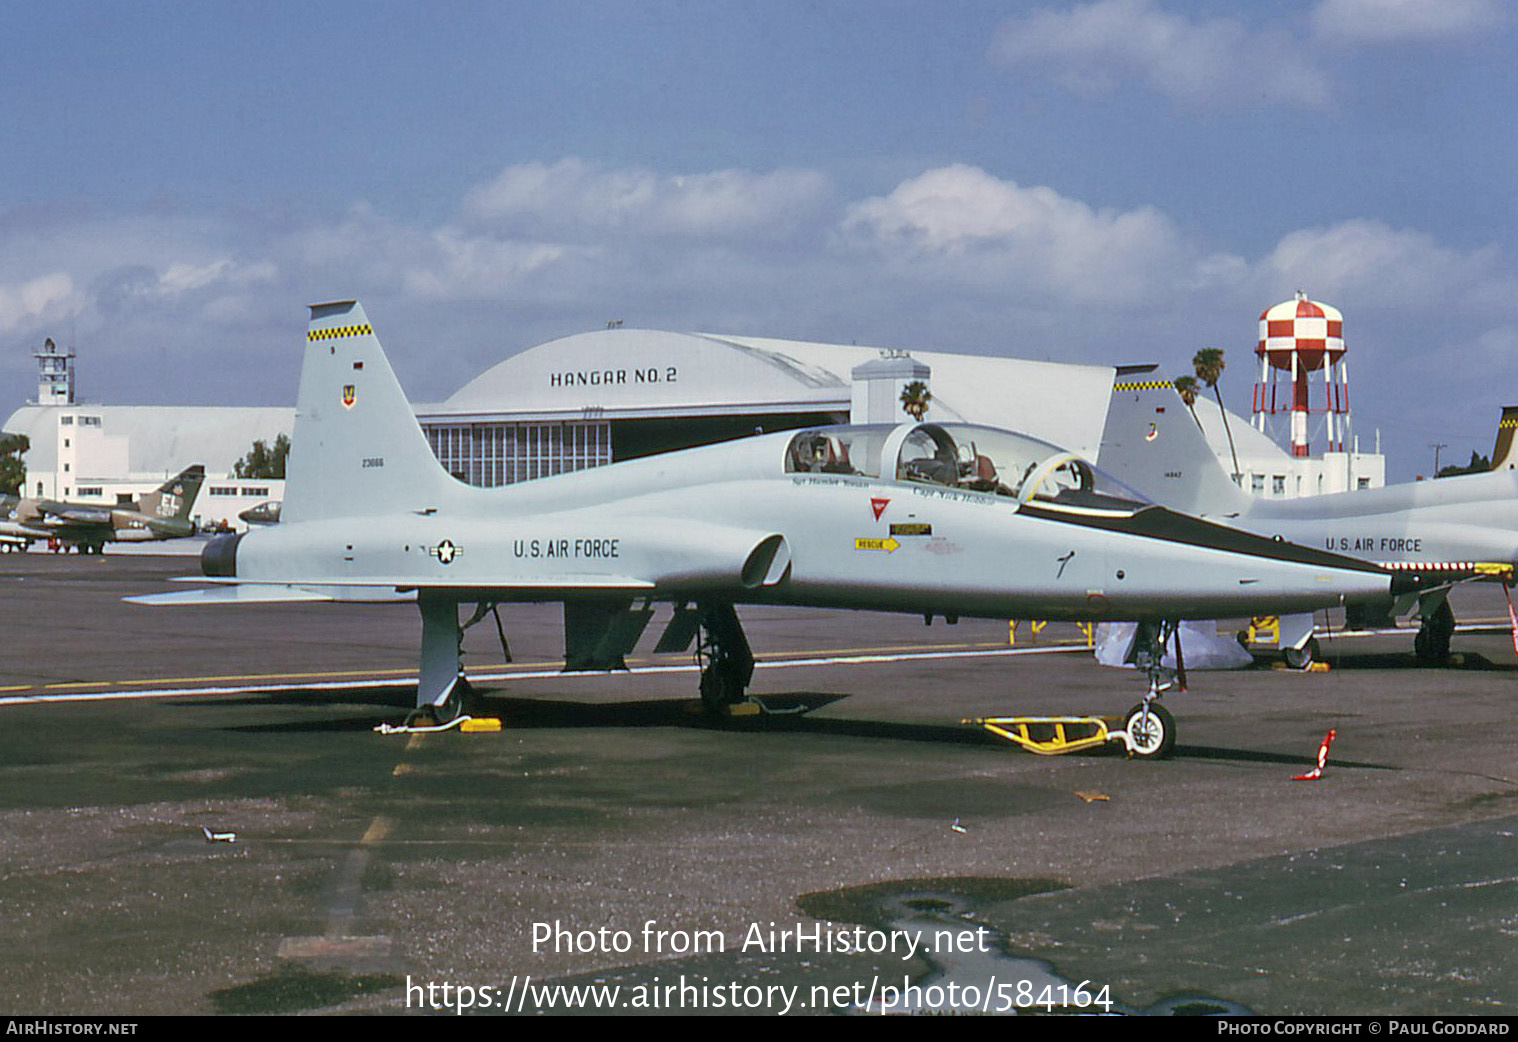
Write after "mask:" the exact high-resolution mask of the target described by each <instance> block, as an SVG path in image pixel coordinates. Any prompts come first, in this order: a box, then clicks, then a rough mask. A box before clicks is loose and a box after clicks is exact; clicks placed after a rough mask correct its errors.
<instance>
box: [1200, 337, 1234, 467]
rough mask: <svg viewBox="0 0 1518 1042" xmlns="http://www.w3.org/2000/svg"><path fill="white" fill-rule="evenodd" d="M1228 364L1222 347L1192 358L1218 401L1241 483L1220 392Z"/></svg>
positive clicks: (1213, 348)
mask: <svg viewBox="0 0 1518 1042" xmlns="http://www.w3.org/2000/svg"><path fill="white" fill-rule="evenodd" d="M1226 364H1227V363H1226V362H1224V361H1223V349H1222V348H1221V347H1204V348H1202V349H1201V350H1200V351H1198V352H1197V353H1196V354H1195V355H1193V356H1192V357H1191V368H1193V369H1195V370H1196V378H1197V379H1198V380H1200V381H1202V383H1204V384H1206V385H1207V386H1208V387H1210V388H1212V393H1213V396H1214V397H1215V398H1217V400H1218V412H1219V413H1221V414H1222V416H1223V433H1225V434H1227V435H1228V454H1229V455H1231V456H1232V457H1233V482H1234V484H1238V483H1239V453H1238V450H1236V449H1235V448H1234V447H1233V430H1232V429H1231V428H1230V427H1229V426H1228V410H1227V409H1225V408H1223V394H1222V392H1221V391H1219V390H1218V381H1219V380H1221V379H1222V378H1223V367H1224V366H1225V365H1226Z"/></svg>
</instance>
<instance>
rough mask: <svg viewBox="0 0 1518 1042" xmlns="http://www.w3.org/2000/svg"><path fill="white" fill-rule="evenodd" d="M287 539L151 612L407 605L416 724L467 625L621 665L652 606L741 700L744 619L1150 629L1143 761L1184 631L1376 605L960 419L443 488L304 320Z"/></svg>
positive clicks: (334, 323) (401, 410)
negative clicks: (1193, 625)
mask: <svg viewBox="0 0 1518 1042" xmlns="http://www.w3.org/2000/svg"><path fill="white" fill-rule="evenodd" d="M288 468H289V480H288V482H287V485H286V491H285V500H284V508H283V516H282V519H281V522H280V524H278V525H273V526H270V527H267V528H261V529H258V530H255V531H251V532H248V533H245V534H242V535H236V536H224V537H220V538H218V539H217V540H214V541H213V542H211V543H210V544H208V546H207V548H206V551H205V553H204V555H203V557H202V570H203V571H204V573H205V576H206V578H207V580H208V581H210V582H212V583H215V584H218V585H217V586H216V587H213V588H212V589H209V590H195V591H188V592H186V593H179V594H167V595H158V596H154V597H149V598H142V600H146V601H148V602H150V603H210V602H216V601H222V602H233V603H248V602H252V601H263V600H267V601H291V600H366V599H367V600H373V599H382V598H394V597H400V596H406V597H409V596H414V597H415V598H416V600H417V602H418V605H419V608H420V611H421V617H422V650H421V674H420V683H419V685H418V691H417V705H418V707H419V708H423V709H429V710H431V711H432V713H433V714H435V715H436V716H439V717H446V716H449V715H452V714H455V713H456V712H457V711H458V705H459V702H460V700H461V699H462V697H463V695H464V693H465V691H466V686H465V685H464V684H463V683H462V672H461V669H460V664H459V662H460V659H459V646H460V640H461V635H462V629H463V628H464V627H467V626H468V625H469V624H470V623H467V622H466V623H465V624H464V627H461V625H460V622H459V610H460V607H461V606H463V605H468V604H473V605H476V606H477V610H476V611H475V615H474V620H472V621H477V620H478V619H480V618H481V617H483V616H484V615H485V614H486V613H488V612H489V611H490V610H492V609H493V608H494V606H495V605H497V604H500V603H505V602H513V601H550V602H563V604H564V621H565V649H566V653H565V658H566V668H568V669H615V668H625V667H624V666H623V656H624V655H625V654H626V653H627V652H629V651H630V650H631V648H632V647H633V645H634V643H635V642H636V640H637V639H638V637H639V636H640V635H641V633H642V631H643V629H644V627H645V626H646V625H647V623H648V620H649V618H650V616H651V613H652V607H651V605H652V604H653V603H655V602H667V603H671V604H673V605H674V608H675V610H674V616H673V620H672V621H671V622H670V624H669V627H668V628H667V629H666V630H665V632H664V635H663V637H662V638H661V640H660V642H659V647H658V649H656V650H660V651H671V650H675V651H678V650H683V649H685V648H689V647H690V646H691V644H692V642H693V641H694V642H695V646H696V654H697V659H698V662H699V663H700V665H701V667H702V673H701V683H700V691H701V696H702V699H703V701H704V702H705V703H706V704H707V706H708V707H710V708H712V709H714V710H720V709H721V708H723V707H725V706H729V705H731V704H733V703H736V702H738V701H741V700H743V699H744V698H745V688H746V687H747V686H748V684H749V681H750V679H751V676H752V673H753V668H754V660H753V656H752V654H751V652H750V649H749V645H748V642H747V640H746V639H745V636H744V633H743V629H742V626H741V625H740V623H739V619H738V615H737V611H736V608H735V606H736V605H740V604H786V605H807V606H823V607H833V608H852V609H870V610H878V611H897V612H911V613H920V614H922V615H924V616H926V617H928V618H931V617H932V616H934V615H940V616H945V617H948V618H950V619H955V618H958V617H959V616H981V617H988V618H1039V619H1073V620H1130V621H1137V622H1139V623H1140V624H1141V625H1140V626H1139V633H1140V639H1139V640H1138V641H1137V642H1136V643H1137V646H1136V649H1135V654H1134V657H1135V660H1136V662H1137V663H1138V664H1140V665H1143V666H1146V667H1149V666H1152V667H1153V668H1152V669H1151V670H1150V672H1151V685H1150V693H1149V695H1148V696H1146V697H1145V698H1144V700H1143V702H1142V703H1141V704H1140V705H1139V706H1136V707H1135V709H1134V711H1133V714H1131V715H1130V719H1129V721H1128V730H1127V735H1128V738H1127V739H1126V740H1127V743H1128V746H1129V749H1130V751H1132V752H1136V753H1138V754H1139V755H1146V754H1147V755H1154V754H1158V753H1163V752H1164V751H1165V750H1167V749H1168V748H1169V745H1170V741H1171V740H1172V733H1171V731H1170V728H1171V727H1172V726H1173V725H1172V724H1171V722H1170V720H1169V717H1168V715H1166V714H1163V712H1162V711H1160V710H1159V707H1158V706H1155V707H1153V710H1151V699H1152V698H1153V696H1154V695H1155V694H1156V693H1158V691H1159V690H1160V689H1162V688H1163V686H1164V684H1163V683H1162V678H1161V676H1160V674H1159V673H1158V672H1157V671H1158V668H1159V667H1158V659H1159V655H1158V649H1159V642H1160V641H1161V640H1162V639H1163V637H1164V635H1165V634H1166V632H1167V630H1171V629H1173V625H1174V622H1175V621H1176V620H1180V619H1193V618H1196V619H1213V618H1218V617H1225V616H1241V615H1250V614H1260V613H1262V612H1265V611H1274V612H1292V611H1309V610H1312V609H1315V608H1320V607H1325V606H1329V605H1337V604H1339V603H1341V602H1343V601H1344V600H1345V599H1346V598H1347V599H1351V600H1353V599H1358V598H1364V597H1369V596H1385V595H1388V594H1389V593H1390V592H1391V588H1392V583H1393V581H1394V579H1393V577H1392V576H1391V575H1390V574H1389V573H1387V572H1386V571H1385V570H1383V569H1381V568H1378V567H1377V566H1375V565H1373V564H1369V563H1367V562H1364V561H1358V560H1354V559H1351V558H1347V557H1341V556H1338V555H1335V554H1332V553H1326V552H1324V551H1321V550H1313V549H1308V548H1304V547H1299V546H1294V545H1292V544H1289V543H1283V542H1280V541H1275V540H1271V539H1268V538H1263V537H1260V536H1255V535H1250V534H1248V533H1244V532H1239V531H1235V530H1232V529H1228V528H1223V527H1220V526H1217V525H1213V524H1210V523H1208V522H1205V521H1199V520H1196V519H1194V518H1190V517H1187V516H1185V515H1182V514H1177V513H1174V512H1171V511H1168V510H1165V509H1163V508H1161V507H1157V506H1154V505H1152V504H1150V503H1149V502H1147V501H1145V500H1143V499H1142V498H1141V497H1139V496H1138V495H1137V494H1135V493H1132V492H1129V491H1127V490H1125V489H1123V488H1121V487H1118V486H1116V485H1115V484H1114V483H1111V482H1110V481H1108V479H1106V478H1104V476H1103V475H1102V474H1101V473H1100V472H1098V471H1097V470H1096V469H1095V468H1093V467H1092V466H1091V465H1090V464H1089V463H1088V462H1086V461H1085V460H1083V459H1081V458H1078V457H1077V456H1075V455H1073V454H1071V453H1068V452H1063V451H1061V450H1059V449H1058V448H1056V447H1055V446H1052V445H1049V444H1047V443H1045V442H1042V441H1038V440H1036V439H1033V438H1029V437H1025V436H1023V435H1020V434H1014V433H1011V432H1008V431H1004V430H997V429H992V428H987V427H977V426H969V425H961V424H948V423H943V424H940V423H925V422H916V423H903V424H901V425H898V426H889V425H883V426H840V427H819V428H811V429H806V430H801V431H788V432H784V433H777V434H768V435H758V436H755V437H751V438H745V439H741V440H738V441H733V442H727V443H723V444H718V445H712V446H707V447H704V448H697V449H689V450H684V451H679V452H671V453H668V454H665V455H660V456H652V457H648V458H644V459H638V460H632V461H627V462H622V463H616V464H612V465H609V466H604V467H597V468H593V469H589V470H582V471H578V472H575V473H570V474H562V475H558V476H555V477H549V478H542V479H538V480H534V481H527V482H522V483H519V484H514V485H508V486H505V487H501V488H488V489H487V488H476V487H472V486H469V485H466V484H464V483H462V482H460V481H458V480H457V479H455V478H454V477H452V476H451V475H449V474H448V473H447V472H446V471H445V470H444V469H443V467H442V466H441V465H440V464H439V462H438V460H437V458H436V457H435V456H434V454H433V452H432V450H431V448H430V447H429V446H428V444H427V440H426V438H425V436H424V435H423V433H422V431H421V429H420V427H419V426H418V424H417V422H416V419H415V417H414V415H413V414H412V411H411V408H410V405H409V404H408V402H407V400H406V397H405V395H404V393H403V392H402V390H401V387H400V384H399V383H398V381H397V380H396V378H395V375H394V373H393V372H392V370H391V368H390V364H389V362H388V361H387V360H386V357H385V354H384V352H383V351H382V350H381V349H380V344H379V340H378V339H376V337H375V335H374V332H373V330H372V329H371V327H370V324H369V320H368V318H367V317H366V316H365V314H364V311H363V309H362V308H361V307H360V306H359V304H358V303H356V302H354V301H340V302H335V303H327V304H320V305H315V306H313V307H312V308H311V320H310V326H309V330H308V332H307V335H306V353H305V361H304V365H303V368H302V371H301V377H300V389H299V392H298V400H297V406H296V420H295V427H294V434H293V439H292V451H291V454H290V459H289V464H288Z"/></svg>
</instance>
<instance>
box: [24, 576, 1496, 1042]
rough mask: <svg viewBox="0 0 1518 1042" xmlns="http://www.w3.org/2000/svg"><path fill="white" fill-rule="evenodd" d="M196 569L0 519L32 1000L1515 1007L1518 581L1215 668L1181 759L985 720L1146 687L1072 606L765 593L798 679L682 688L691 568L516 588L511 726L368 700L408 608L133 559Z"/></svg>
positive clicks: (618, 1007) (446, 1006)
mask: <svg viewBox="0 0 1518 1042" xmlns="http://www.w3.org/2000/svg"><path fill="white" fill-rule="evenodd" d="M113 549H114V548H113ZM195 570H196V562H195V561H194V559H193V558H190V557H185V556H180V557H160V556H152V555H147V554H119V553H111V552H108V553H107V554H106V555H105V556H103V557H77V556H51V555H47V554H43V553H30V554H7V555H4V556H0V591H3V592H0V720H3V721H4V723H5V725H6V726H5V727H4V728H3V729H0V909H3V913H4V918H3V921H4V923H5V928H4V930H3V931H0V1009H3V1010H4V1011H5V1012H7V1013H10V1014H14V1015H34V1014H70V1015H89V1014H96V1015H113V1016H131V1015H150V1014H207V1013H328V1014H330V1013H407V1012H410V1013H428V1012H444V1011H447V1012H448V1013H450V1014H451V1013H453V1012H455V1011H462V1012H469V1013H482V1012H488V1013H503V1012H512V1013H533V1012H540V1011H541V1012H594V1011H597V1010H599V1011H602V1012H622V1013H627V1012H632V1013H636V1012H644V1011H650V1012H661V1013H668V1012H679V1013H732V1012H743V1013H759V1012H768V1013H782V1012H785V1013H790V1014H792V1015H796V1014H817V1013H849V1012H859V1011H866V1010H867V1011H886V1012H891V1011H916V1010H936V1011H955V1012H1047V1011H1051V1010H1052V1011H1053V1012H1066V1013H1068V1012H1108V1011H1110V1012H1125V1013H1178V1012H1179V1013H1208V1012H1213V1013H1216V1012H1227V1011H1239V1010H1248V1011H1252V1012H1255V1013H1259V1014H1266V1015H1287V1014H1298V1013H1306V1014H1327V1013H1332V1014H1402V1015H1414V1014H1434V1015H1461V1014H1512V1013H1514V1012H1518V960H1514V959H1513V958H1512V957H1511V952H1512V950H1513V944H1514V937H1515V936H1518V869H1515V868H1514V866H1515V864H1518V857H1515V853H1518V842H1515V838H1514V837H1515V835H1518V763H1515V757H1514V752H1513V750H1514V748H1515V742H1514V739H1515V738H1518V714H1515V713H1514V704H1515V698H1514V695H1515V685H1518V658H1515V654H1514V650H1513V640H1512V636H1511V634H1510V633H1509V632H1508V630H1507V617H1508V616H1507V606H1506V603H1505V601H1504V599H1503V595H1502V591H1501V588H1500V587H1499V586H1494V585H1476V586H1470V587H1465V588H1461V589H1459V590H1457V591H1456V592H1455V594H1454V595H1453V597H1452V603H1453V605H1454V607H1455V610H1456V615H1457V617H1459V619H1460V620H1461V622H1462V623H1471V622H1474V623H1477V624H1478V625H1477V626H1476V627H1475V628H1474V629H1462V631H1461V632H1459V633H1457V635H1456V637H1455V640H1454V651H1455V652H1456V660H1455V662H1454V664H1452V665H1451V666H1450V667H1449V668H1426V667H1421V666H1419V665H1418V664H1417V663H1416V662H1415V661H1414V660H1413V658H1412V654H1411V649H1412V633H1411V631H1410V630H1409V631H1406V632H1403V633H1382V634H1377V635H1372V636H1353V637H1352V636H1348V635H1342V636H1336V637H1335V639H1332V640H1324V641H1323V657H1324V659H1325V660H1326V661H1327V662H1328V664H1329V666H1330V667H1331V668H1330V669H1329V670H1328V671H1326V672H1310V673H1299V672H1291V671H1282V670H1276V669H1272V668H1269V665H1268V664H1267V662H1266V658H1267V656H1265V655H1264V654H1263V651H1262V654H1261V655H1260V665H1258V666H1257V667H1256V668H1254V669H1250V670H1245V671H1237V672H1226V673H1223V672H1220V673H1193V674H1192V675H1191V677H1190V678H1189V680H1190V683H1189V690H1187V691H1184V692H1180V691H1173V692H1169V693H1167V694H1166V695H1165V697H1164V702H1165V703H1166V704H1167V705H1168V707H1169V708H1170V710H1171V711H1172V713H1174V715H1175V717H1176V720H1177V722H1178V724H1179V737H1178V744H1177V748H1176V750H1175V755H1174V756H1173V757H1172V758H1171V759H1169V760H1166V761H1162V762H1154V761H1136V760H1129V759H1127V758H1125V757H1124V756H1122V755H1121V754H1094V753H1088V754H1074V755H1069V756H1062V757H1040V756H1035V755H1032V754H1030V753H1027V752H1024V751H1022V750H1020V749H1017V748H1015V747H1014V746H1012V745H1010V744H1008V743H1007V742H1005V741H1003V740H1001V739H998V738H995V737H993V736H990V735H988V734H986V733H984V732H983V731H981V730H978V729H976V728H973V727H967V726H964V725H962V724H961V722H960V721H961V720H962V719H963V718H966V717H977V716H985V715H994V714H1072V713H1081V714H1085V713H1098V714H1120V713H1122V712H1124V711H1125V710H1126V709H1128V708H1129V707H1130V706H1131V705H1133V704H1134V703H1135V702H1136V701H1137V699H1138V695H1139V694H1140V692H1141V688H1142V686H1143V685H1142V681H1141V680H1140V678H1139V677H1138V676H1137V675H1136V674H1135V673H1133V672H1132V671H1127V670H1115V669H1106V668H1103V667H1100V666H1098V665H1097V664H1096V663H1095V662H1094V661H1093V659H1092V656H1091V655H1090V654H1089V653H1087V652H1086V651H1084V650H1083V647H1084V639H1083V637H1082V635H1081V634H1080V633H1079V632H1078V631H1077V630H1076V628H1075V627H1073V626H1071V625H1068V624H1051V625H1050V626H1049V627H1047V628H1046V629H1044V630H1043V631H1042V632H1041V633H1040V634H1039V635H1038V637H1037V640H1036V642H1030V634H1029V632H1028V629H1029V627H1028V624H1027V623H1022V624H1020V625H1019V627H1018V630H1017V634H1016V636H1017V640H1016V643H1015V644H1014V645H1011V646H1009V644H1008V637H1009V633H1008V624H1007V623H1006V622H1005V621H988V620H964V621H963V622H961V623H960V624H959V625H957V626H946V625H944V624H943V622H942V620H938V621H937V622H936V623H935V624H934V625H933V626H931V627H924V625H923V623H922V620H921V618H919V617H907V616H891V615H876V614H868V613H852V612H825V611H804V610H791V609H782V608H769V607H764V608H740V615H741V616H742V618H743V620H744V623H745V627H746V629H747V632H748V635H749V639H750V641H751V643H752V644H753V646H754V649H755V651H756V653H757V654H758V655H759V657H760V666H759V669H758V670H757V671H756V674H755V679H754V683H753V686H752V689H751V690H752V692H753V693H754V694H756V695H758V696H759V697H760V698H761V699H762V700H763V701H764V702H765V704H766V705H768V706H769V707H770V709H772V710H774V711H775V712H774V713H772V714H766V715H759V716H755V717H740V718H734V719H731V720H720V721H719V720H712V719H710V718H708V717H706V716H704V715H702V714H701V713H699V712H697V711H695V708H694V705H693V700H694V697H695V691H696V674H695V671H694V668H693V666H692V664H691V661H690V657H689V655H674V656H662V655H661V656H654V655H651V654H649V653H648V652H647V651H646V650H645V649H646V648H651V647H652V645H653V643H654V641H655V640H656V638H657V634H658V630H659V627H660V626H661V624H662V622H663V621H664V619H665V618H666V617H667V611H668V609H667V608H665V609H661V611H660V613H659V615H657V616H656V618H655V621H654V624H653V625H652V626H651V627H650V628H649V631H648V633H647V634H646V635H645V637H644V640H643V643H642V644H641V645H640V648H639V651H638V653H637V655H636V657H635V660H634V661H632V662H631V663H630V664H631V665H632V667H633V668H632V670H631V672H628V673H617V674H590V675H580V674H574V675H571V674H560V673H559V672H558V669H559V666H560V663H561V661H562V659H561V655H562V634H561V626H560V609H559V608H558V607H556V606H551V605H543V606H538V605H521V606H508V607H505V608H503V609H502V611H501V615H502V618H503V621H504V623H505V630H506V636H507V638H508V640H509V645H510V651H511V657H512V661H510V662H507V661H506V656H505V654H504V651H503V648H502V646H501V642H500V639H499V637H498V636H497V633H496V630H495V626H494V624H493V622H490V621H487V622H486V623H484V624H482V625H479V626H477V627H475V628H474V629H472V630H470V631H469V633H468V635H467V638H466V642H465V648H466V652H467V656H466V666H467V668H468V671H469V673H470V675H471V677H472V678H473V681H474V684H475V686H476V688H477V689H479V690H480V691H481V693H482V696H483V697H482V699H481V704H480V706H479V707H478V709H477V710H476V715H482V714H483V715H488V716H490V717H494V718H498V719H500V720H501V721H502V722H503V725H504V726H503V730H501V731H500V732H499V733H483V734H464V733H460V732H458V731H456V730H455V731H449V732H445V733H437V734H410V735H407V734H391V735H387V734H381V733H377V732H376V731H375V730H374V728H375V727H376V726H377V725H379V724H384V723H391V724H394V723H399V722H400V721H401V720H402V718H403V717H404V716H405V714H406V710H407V708H408V707H409V706H410V704H411V702H412V700H413V693H414V687H413V686H411V685H414V678H415V669H416V659H417V653H418V652H417V649H418V642H419V631H420V627H419V623H418V619H417V613H416V609H415V607H414V606H412V605H404V604H402V605H362V606H347V605H326V604H314V605H304V604H302V605H277V606H276V605H268V606H244V607H224V608H216V609H193V608H147V607H142V606H137V605H130V604H125V603H123V602H122V600H121V598H122V597H124V596H128V595H132V594H141V593H154V592H162V591H165V590H169V589H175V588H181V587H180V586H179V584H175V583H172V582H170V581H169V580H170V579H171V578H172V577H174V576H179V575H186V574H193V573H194V572H195ZM1334 624H1335V625H1337V621H1336V620H1334ZM1257 650H1262V649H1257ZM788 710H794V712H786V711H788ZM1330 729H1332V730H1333V731H1334V732H1335V740H1334V743H1333V746H1332V748H1331V751H1330V754H1329V757H1328V762H1327V767H1326V769H1325V771H1324V773H1323V776H1322V777H1321V778H1320V779H1319V780H1317V781H1295V780H1293V778H1294V777H1295V776H1297V775H1301V774H1303V773H1305V772H1306V771H1307V770H1308V769H1310V768H1311V767H1313V766H1315V765H1316V762H1317V754H1318V749H1319V746H1320V743H1321V742H1322V741H1323V739H1324V737H1325V735H1326V733H1327V732H1328V731H1329V730H1330ZM208 834H209V838H208ZM229 837H230V838H229ZM570 989H577V990H570Z"/></svg>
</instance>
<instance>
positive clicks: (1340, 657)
mask: <svg viewBox="0 0 1518 1042" xmlns="http://www.w3.org/2000/svg"><path fill="white" fill-rule="evenodd" d="M1318 658H1319V659H1320V660H1321V661H1323V662H1327V663H1328V664H1329V665H1330V666H1332V667H1333V668H1334V669H1364V670H1370V669H1416V670H1420V671H1421V670H1431V669H1454V670H1463V671H1465V672H1468V673H1518V662H1493V661H1492V660H1491V659H1489V658H1487V657H1486V656H1485V655H1481V654H1478V653H1476V652H1470V651H1467V652H1460V653H1457V654H1456V655H1454V656H1452V657H1451V658H1452V661H1451V662H1449V663H1447V664H1444V665H1438V664H1435V663H1431V662H1424V661H1422V660H1420V659H1419V658H1418V657H1417V656H1415V655H1413V654H1412V652H1409V651H1380V652H1366V651H1356V652H1351V653H1348V654H1346V653H1344V652H1341V651H1339V650H1338V649H1336V648H1335V647H1333V645H1331V644H1329V645H1325V646H1324V647H1323V650H1322V651H1321V653H1320V654H1319V655H1318ZM1254 661H1255V666H1256V668H1272V667H1273V666H1274V665H1275V664H1276V663H1277V662H1278V661H1279V659H1278V657H1277V656H1276V655H1273V654H1271V655H1255V659H1254Z"/></svg>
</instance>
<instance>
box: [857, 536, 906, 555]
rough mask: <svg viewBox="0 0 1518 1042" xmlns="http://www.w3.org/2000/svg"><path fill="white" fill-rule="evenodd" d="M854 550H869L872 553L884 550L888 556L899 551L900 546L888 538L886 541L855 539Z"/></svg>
mask: <svg viewBox="0 0 1518 1042" xmlns="http://www.w3.org/2000/svg"><path fill="white" fill-rule="evenodd" d="M854 549H855V550H869V551H872V552H873V551H880V550H884V551H885V552H886V553H888V554H894V553H895V552H896V551H897V550H899V549H901V544H900V543H898V542H897V541H896V540H894V539H890V538H886V539H855V540H854Z"/></svg>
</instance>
